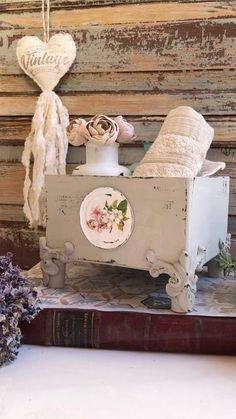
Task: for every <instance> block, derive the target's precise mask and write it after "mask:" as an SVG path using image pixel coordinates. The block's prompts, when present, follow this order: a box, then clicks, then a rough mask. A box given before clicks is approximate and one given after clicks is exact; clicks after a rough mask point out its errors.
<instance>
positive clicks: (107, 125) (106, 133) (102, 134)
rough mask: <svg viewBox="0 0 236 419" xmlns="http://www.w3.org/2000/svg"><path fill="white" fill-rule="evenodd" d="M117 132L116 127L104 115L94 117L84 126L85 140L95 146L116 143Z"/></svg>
mask: <svg viewBox="0 0 236 419" xmlns="http://www.w3.org/2000/svg"><path fill="white" fill-rule="evenodd" d="M118 132H119V128H118V125H117V123H116V122H115V121H113V119H111V118H109V117H108V116H106V115H95V116H94V117H93V118H92V119H91V121H89V122H87V124H86V129H85V138H86V140H88V141H92V142H93V143H94V144H97V145H108V144H113V143H114V142H115V141H116V139H117V137H118Z"/></svg>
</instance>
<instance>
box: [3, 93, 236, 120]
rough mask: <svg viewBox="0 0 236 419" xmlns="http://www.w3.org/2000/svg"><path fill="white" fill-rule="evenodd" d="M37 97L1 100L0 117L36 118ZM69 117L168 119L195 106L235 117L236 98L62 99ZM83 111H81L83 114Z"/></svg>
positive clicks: (110, 96) (107, 96)
mask: <svg viewBox="0 0 236 419" xmlns="http://www.w3.org/2000/svg"><path fill="white" fill-rule="evenodd" d="M37 99H38V96H23V95H19V96H1V97H0V116H20V115H25V116H26V115H33V113H34V109H35V105H36V101H37ZM61 99H62V101H63V103H64V104H65V106H66V107H67V108H68V111H69V113H70V114H78V113H82V114H84V115H94V114H96V113H101V114H103V113H105V114H107V115H119V114H121V115H130V116H131V115H132V116H136V115H138V116H143V115H158V116H160V115H166V114H167V113H168V112H169V111H170V110H171V109H172V108H175V107H177V106H180V105H186V106H192V107H193V108H195V109H196V110H197V111H198V112H201V113H202V114H204V115H234V114H235V108H236V95H235V93H234V92H232V93H224V100H222V94H209V93H208V94H205V93H196V94H194V95H193V94H191V93H189V94H188V93H186V94H184V95H183V94H182V95H181V94H179V95H172V94H165V93H164V94H140V93H135V94H112V93H111V94H108V93H107V94H106V93H102V94H81V95H78V96H77V95H74V96H70V95H68V96H67V95H61ZM80 110H81V111H80Z"/></svg>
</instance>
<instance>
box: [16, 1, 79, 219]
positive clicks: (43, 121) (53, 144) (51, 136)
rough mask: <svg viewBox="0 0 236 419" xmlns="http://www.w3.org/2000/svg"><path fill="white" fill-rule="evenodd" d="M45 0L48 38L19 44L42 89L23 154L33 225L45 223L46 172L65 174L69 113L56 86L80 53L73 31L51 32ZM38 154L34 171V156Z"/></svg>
mask: <svg viewBox="0 0 236 419" xmlns="http://www.w3.org/2000/svg"><path fill="white" fill-rule="evenodd" d="M44 1H45V0H42V16H43V28H44V39H43V41H41V40H40V39H39V38H38V37H37V36H25V37H23V38H22V39H20V40H19V42H18V44H17V50H16V54H17V59H18V63H19V65H20V67H21V68H22V70H23V71H24V72H25V73H26V74H27V75H28V76H29V77H31V78H32V79H33V80H34V81H35V82H36V83H37V84H38V86H39V87H40V88H41V89H42V93H41V95H40V97H39V99H38V101H37V104H36V108H35V113H34V116H33V119H32V125H31V131H30V133H29V135H28V137H27V138H26V141H25V148H24V151H23V155H22V163H23V165H24V167H25V170H26V173H25V181H24V189H23V194H24V213H25V215H26V217H27V219H28V220H29V224H30V227H36V226H38V225H45V196H44V176H45V174H55V175H56V174H64V173H65V165H66V154H67V148H68V139H67V133H66V127H67V125H68V123H69V115H68V111H67V109H66V108H65V106H64V105H63V104H62V102H61V100H60V98H59V97H58V96H57V95H56V93H54V92H53V89H54V88H55V86H56V85H57V84H58V82H59V81H60V79H61V77H62V76H63V75H64V74H65V73H66V72H67V71H68V70H69V68H70V66H71V65H72V63H73V61H74V59H75V56H76V46H75V43H74V41H73V39H72V37H71V35H69V34H66V33H59V34H55V35H53V36H52V37H51V38H50V36H49V15H50V10H49V7H50V2H49V0H47V12H46V13H45V10H44ZM31 156H33V158H34V162H33V169H32V173H31V168H30V160H31Z"/></svg>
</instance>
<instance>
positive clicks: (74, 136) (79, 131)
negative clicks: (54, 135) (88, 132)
mask: <svg viewBox="0 0 236 419" xmlns="http://www.w3.org/2000/svg"><path fill="white" fill-rule="evenodd" d="M85 129H86V121H85V119H83V118H77V119H73V120H72V121H71V122H70V124H69V125H68V127H67V133H68V139H69V143H70V144H72V145H75V146H80V145H83V144H84V143H86V138H85Z"/></svg>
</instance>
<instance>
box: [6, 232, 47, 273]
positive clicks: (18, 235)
mask: <svg viewBox="0 0 236 419" xmlns="http://www.w3.org/2000/svg"><path fill="white" fill-rule="evenodd" d="M44 234H45V233H44V231H33V230H29V229H27V228H26V226H22V225H17V224H15V225H13V224H11V225H10V226H5V225H0V255H3V254H5V253H7V252H12V253H13V255H14V262H15V263H17V264H18V265H19V266H21V268H22V269H29V268H30V267H31V266H33V265H35V264H36V263H38V262H39V237H40V236H42V235H44Z"/></svg>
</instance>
